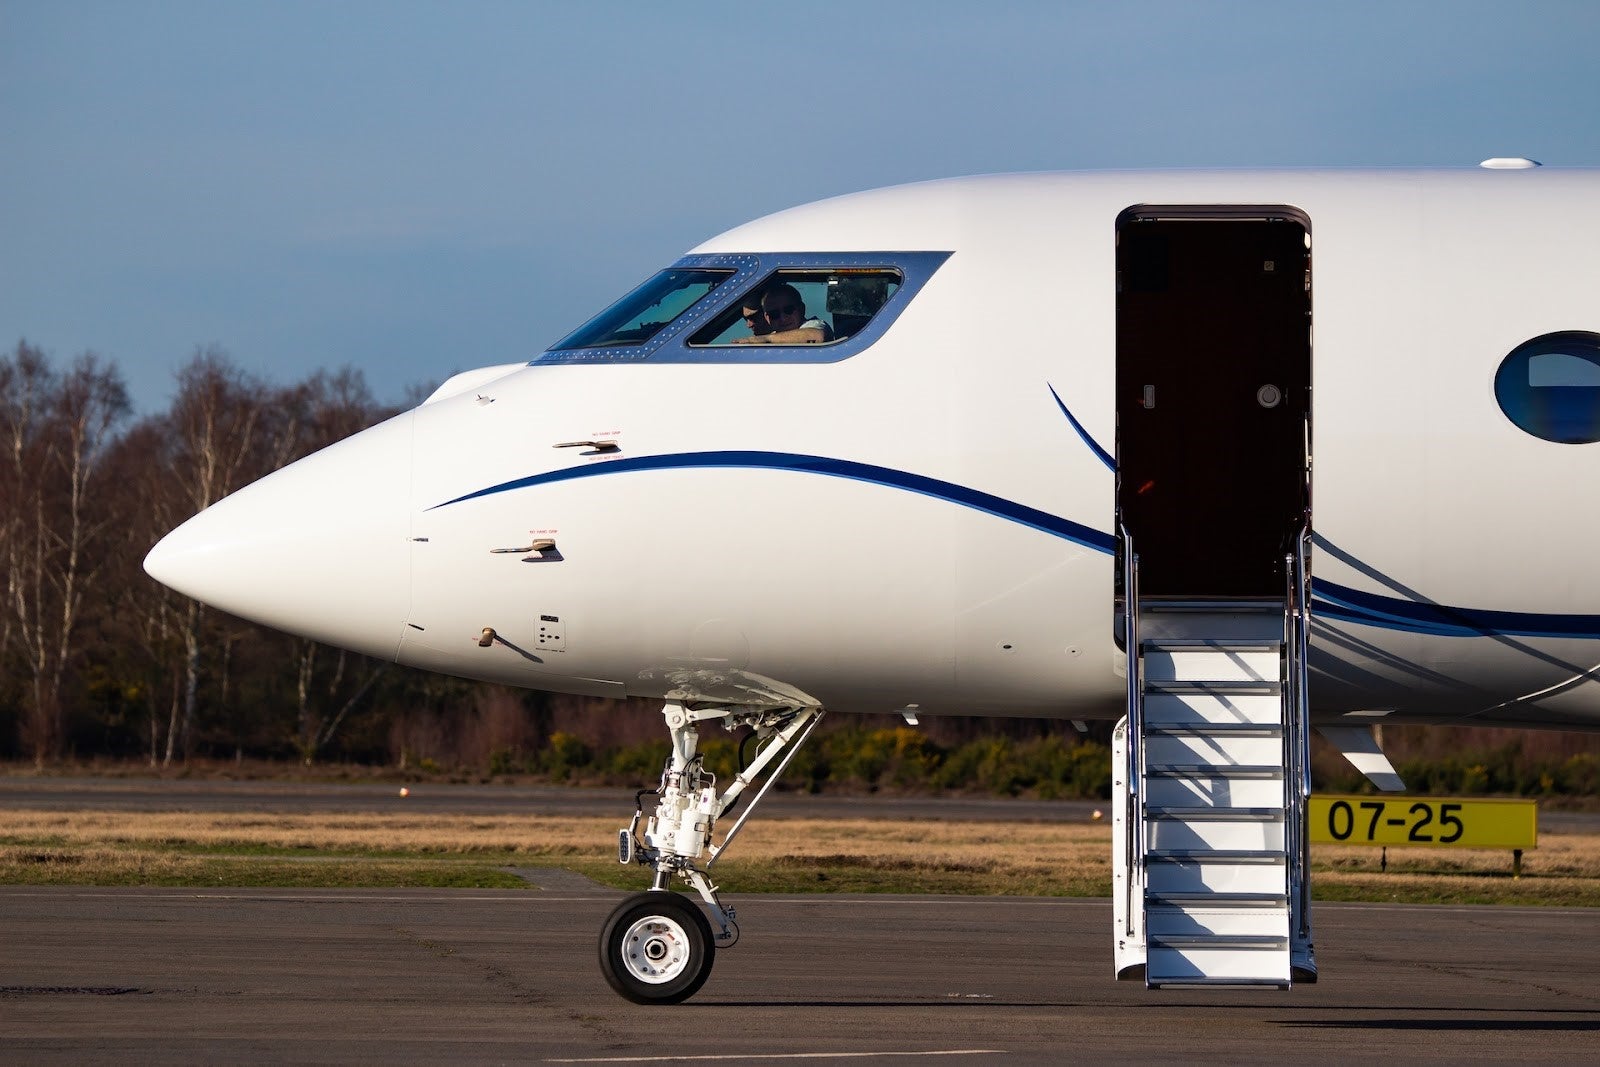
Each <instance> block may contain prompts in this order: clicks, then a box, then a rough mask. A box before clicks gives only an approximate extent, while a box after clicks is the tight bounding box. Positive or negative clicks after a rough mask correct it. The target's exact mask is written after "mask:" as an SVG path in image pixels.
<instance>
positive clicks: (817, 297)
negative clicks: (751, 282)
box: [689, 267, 901, 346]
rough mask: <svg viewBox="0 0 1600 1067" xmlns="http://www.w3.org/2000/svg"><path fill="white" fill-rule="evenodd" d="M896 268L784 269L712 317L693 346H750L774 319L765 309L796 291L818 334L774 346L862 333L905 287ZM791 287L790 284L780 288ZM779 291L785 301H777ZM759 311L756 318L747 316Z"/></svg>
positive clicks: (694, 338) (834, 340)
mask: <svg viewBox="0 0 1600 1067" xmlns="http://www.w3.org/2000/svg"><path fill="white" fill-rule="evenodd" d="M900 284H901V275H900V272H899V271H897V270H892V269H888V268H878V267H852V268H838V269H834V270H780V271H775V272H773V273H771V274H769V275H767V276H766V277H765V278H763V279H762V280H761V282H760V284H758V285H756V286H754V287H752V288H751V289H750V290H749V291H747V292H746V293H744V294H743V296H742V297H741V298H740V299H739V300H738V301H736V302H735V303H733V304H732V305H730V306H729V307H728V309H727V310H726V311H724V312H723V313H722V314H721V315H718V316H717V317H716V318H714V319H712V320H711V322H709V323H708V324H707V325H706V326H705V328H704V329H702V330H700V331H699V332H698V333H696V334H695V335H694V336H692V337H690V338H689V344H690V345H691V346H702V345H734V344H747V343H750V342H752V341H755V340H757V339H759V338H761V337H770V336H772V335H771V334H769V333H768V332H767V331H768V330H769V329H771V325H772V324H771V323H769V322H768V321H767V319H766V315H765V314H764V313H761V312H762V309H763V307H764V306H770V305H772V304H774V303H779V304H784V305H787V304H789V303H790V302H791V300H790V294H791V292H792V293H793V294H797V295H798V297H799V299H800V301H801V306H802V308H803V311H802V314H801V320H802V322H803V323H816V324H817V327H816V332H817V337H816V339H815V340H812V339H811V338H810V337H809V336H808V337H806V338H805V339H803V340H800V339H790V340H786V341H785V340H779V341H773V342H769V343H773V344H835V343H837V342H839V341H844V340H848V339H849V338H851V337H854V336H855V335H857V334H859V333H860V332H861V331H862V329H863V328H865V327H866V325H867V323H869V322H871V321H872V317H873V316H874V315H876V314H877V313H878V311H879V310H880V309H881V308H882V307H883V306H884V304H886V303H888V301H889V297H891V296H893V295H894V293H895V291H896V290H897V289H899V288H900ZM784 286H787V288H781V287H784ZM774 294H782V296H783V299H781V300H778V301H774V300H773V296H774ZM750 310H754V311H756V312H758V314H757V315H755V316H750V315H747V314H745V312H747V311H750Z"/></svg>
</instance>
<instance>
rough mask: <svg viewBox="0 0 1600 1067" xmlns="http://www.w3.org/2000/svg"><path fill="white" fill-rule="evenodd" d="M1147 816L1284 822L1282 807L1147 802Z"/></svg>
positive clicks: (1209, 820) (1145, 809)
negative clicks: (1210, 806)
mask: <svg viewBox="0 0 1600 1067" xmlns="http://www.w3.org/2000/svg"><path fill="white" fill-rule="evenodd" d="M1144 813H1145V817H1146V818H1150V819H1175V820H1176V819H1185V820H1194V821H1197V822H1199V821H1203V822H1282V821H1283V809H1282V808H1198V807H1193V806H1188V807H1179V806H1177V805H1156V804H1146V805H1145V808H1144Z"/></svg>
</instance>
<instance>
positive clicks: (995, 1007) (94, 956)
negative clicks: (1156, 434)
mask: <svg viewBox="0 0 1600 1067" xmlns="http://www.w3.org/2000/svg"><path fill="white" fill-rule="evenodd" d="M534 877H535V878H541V877H543V876H542V875H539V874H534ZM545 881H546V882H547V883H548V884H550V886H551V888H549V889H545V890H535V889H529V890H526V891H518V890H506V891H498V892H486V891H474V890H460V891H440V890H415V891H393V890H372V891H362V890H338V891H303V890H230V889H225V888H219V889H215V890H201V891H196V890H154V889H77V888H38V887H5V888H0V915H3V923H4V935H3V937H0V1020H3V1022H0V1034H3V1037H0V1059H3V1060H4V1061H6V1062H15V1063H50V1062H73V1063H82V1062H109V1061H113V1060H114V1061H116V1062H117V1063H119V1064H128V1063H150V1062H161V1063H202V1062H203V1063H224V1062H226V1063H259V1062H296V1063H384V1064H396V1063H441V1062H452V1063H456V1062H460V1063H509V1062H524V1063H652V1062H655V1063H667V1062H675V1063H692V1062H712V1063H730V1062H731V1063H765V1064H770V1063H782V1062H785V1061H787V1060H804V1061H808V1062H810V1061H820V1062H823V1063H828V1062H837V1063H856V1062H860V1061H863V1060H866V1061H872V1060H880V1061H886V1062H902V1061H913V1062H915V1061H922V1062H930V1063H1018V1064H1021V1063H1046V1062H1067V1061H1070V1062H1091V1063H1092V1062H1101V1061H1107V1060H1111V1059H1117V1060H1121V1061H1124V1062H1129V1061H1131V1062H1148V1061H1156V1060H1161V1061H1179V1062H1191V1063H1199V1062H1229V1063H1238V1062H1266V1061H1271V1062H1286V1061H1289V1060H1305V1061H1310V1062H1357V1061H1367V1062H1391V1061H1400V1062H1414V1061H1421V1060H1427V1061H1437V1062H1465V1061H1480V1062H1483V1061H1489V1062H1497V1063H1505V1062H1513V1061H1545V1062H1552V1061H1563V1062H1593V1061H1594V1060H1595V1058H1596V1055H1597V1051H1596V1050H1597V1049H1600V990H1597V989H1596V985H1595V961H1596V960H1597V959H1600V921H1597V920H1600V916H1597V915H1596V914H1595V913H1593V912H1588V911H1582V910H1566V909H1542V908H1485V907H1469V908H1444V907H1400V906H1383V905H1338V904H1326V905H1320V906H1318V908H1317V910H1316V914H1315V921H1316V923H1317V927H1318V958H1319V962H1320V964H1321V967H1322V980H1321V981H1320V982H1319V983H1318V984H1315V985H1298V986H1296V987H1295V988H1294V989H1292V990H1290V991H1287V992H1278V991H1254V990H1252V991H1245V992H1223V991H1216V990H1205V991H1196V990H1162V991H1150V990H1146V989H1145V988H1144V987H1143V985H1142V984H1140V983H1126V982H1124V983H1118V982H1114V981H1113V980H1112V979H1111V930H1110V927H1111V908H1110V905H1109V904H1108V903H1107V902H1106V901H1103V900H1044V899H1015V898H1001V897H980V898H948V897H890V896H883V897H874V896H816V897H762V896H753V897H745V898H742V899H736V900H735V901H734V902H735V903H736V904H737V905H738V908H739V912H740V919H741V924H742V926H743V938H742V940H741V943H740V944H738V945H737V946H735V947H733V948H731V949H727V950H724V951H722V952H721V953H719V954H718V957H717V960H716V964H715V968H714V971H713V973H712V976H711V979H710V981H709V982H708V983H707V985H706V987H705V988H704V989H703V990H702V991H701V992H700V994H699V995H698V996H697V997H696V998H695V999H693V1000H691V1001H689V1002H688V1003H686V1004H683V1005H679V1006H676V1007H652V1008H645V1007H640V1006H637V1005H634V1004H630V1003H628V1002H626V1001H623V1000H621V999H620V998H618V997H617V996H615V995H614V994H613V993H612V992H611V991H610V989H609V988H608V987H607V986H606V985H605V982H604V981H603V979H602V978H601V977H600V974H599V971H598V968H597V965H596V962H595V952H596V949H595V943H596V934H597V931H598V929H599V927H600V925H601V923H602V921H603V920H604V918H605V915H606V914H607V912H608V911H609V910H610V908H611V907H612V906H613V905H614V903H615V902H616V901H617V900H618V899H620V894H617V893H615V892H613V891H609V890H601V889H598V888H591V887H589V886H588V885H587V883H583V882H581V881H578V880H576V878H575V876H572V875H565V876H564V877H563V876H556V877H552V878H547V879H545Z"/></svg>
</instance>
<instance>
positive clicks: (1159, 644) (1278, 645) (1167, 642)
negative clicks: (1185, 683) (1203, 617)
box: [1139, 637, 1283, 656]
mask: <svg viewBox="0 0 1600 1067" xmlns="http://www.w3.org/2000/svg"><path fill="white" fill-rule="evenodd" d="M1139 648H1142V649H1144V651H1170V653H1192V651H1203V653H1206V651H1210V653H1272V654H1274V656H1278V654H1282V653H1283V641H1245V640H1240V641H1235V640H1229V638H1214V637H1154V638H1150V640H1146V641H1139Z"/></svg>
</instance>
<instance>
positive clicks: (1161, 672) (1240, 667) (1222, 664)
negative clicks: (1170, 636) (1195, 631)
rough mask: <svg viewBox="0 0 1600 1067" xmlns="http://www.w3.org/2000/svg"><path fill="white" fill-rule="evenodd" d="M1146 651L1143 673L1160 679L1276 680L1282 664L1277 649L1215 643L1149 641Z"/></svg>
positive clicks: (1210, 680)
mask: <svg viewBox="0 0 1600 1067" xmlns="http://www.w3.org/2000/svg"><path fill="white" fill-rule="evenodd" d="M1143 651H1144V664H1143V668H1142V673H1143V674H1144V676H1145V677H1146V678H1148V679H1150V680H1151V681H1157V682H1162V681H1209V682H1233V681H1238V682H1268V681H1270V682H1276V681H1277V680H1278V676H1279V674H1280V672H1281V671H1282V667H1283V664H1282V657H1281V653H1280V652H1279V651H1278V650H1277V649H1273V650H1271V651H1258V650H1245V651H1240V650H1236V649H1234V648H1229V647H1226V646H1221V645H1214V644H1195V645H1189V646H1187V647H1180V648H1171V647H1168V646H1167V645H1166V644H1165V643H1163V642H1148V643H1146V644H1145V645H1144V648H1143Z"/></svg>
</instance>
